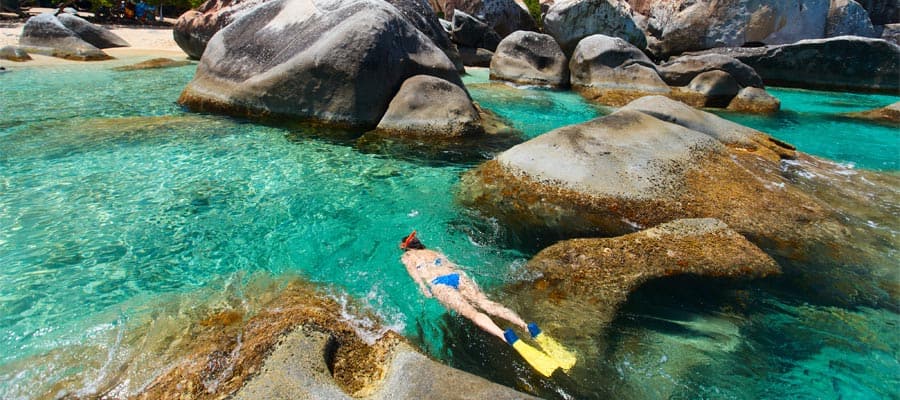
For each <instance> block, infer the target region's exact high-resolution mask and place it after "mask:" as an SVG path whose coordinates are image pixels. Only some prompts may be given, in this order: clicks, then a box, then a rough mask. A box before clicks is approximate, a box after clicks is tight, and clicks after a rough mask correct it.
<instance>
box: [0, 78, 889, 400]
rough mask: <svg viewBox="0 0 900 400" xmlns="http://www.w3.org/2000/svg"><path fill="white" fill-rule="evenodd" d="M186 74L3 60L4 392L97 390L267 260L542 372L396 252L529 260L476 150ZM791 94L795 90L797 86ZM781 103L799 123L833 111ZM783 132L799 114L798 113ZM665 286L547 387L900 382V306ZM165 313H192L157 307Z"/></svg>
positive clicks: (483, 270) (689, 388) (477, 262)
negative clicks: (327, 135)
mask: <svg viewBox="0 0 900 400" xmlns="http://www.w3.org/2000/svg"><path fill="white" fill-rule="evenodd" d="M192 74H193V67H190V66H189V67H184V68H178V69H169V70H156V71H152V70H151V71H136V72H114V71H111V70H110V69H109V65H108V64H102V63H100V64H87V65H80V64H79V65H74V66H62V67H41V68H27V69H17V70H13V71H12V72H9V73H6V74H4V75H0V85H2V87H3V96H2V97H0V102H2V103H0V106H2V107H0V108H2V110H3V113H2V115H0V398H30V397H39V396H42V395H46V396H47V397H55V394H57V393H59V392H58V391H59V390H60V389H59V387H57V386H55V385H56V384H57V383H59V382H68V386H67V387H73V388H76V390H80V392H76V393H80V394H84V395H90V394H91V393H93V390H95V388H96V387H98V385H99V383H98V382H101V381H103V380H104V379H107V378H108V371H109V370H111V369H114V368H113V367H115V366H116V365H120V364H123V363H126V362H128V361H129V360H143V359H142V358H140V356H139V355H136V353H139V351H138V350H135V349H139V348H140V347H139V346H138V345H137V344H135V343H141V340H142V339H140V338H142V337H163V338H164V340H165V341H166V342H169V341H172V340H173V339H172V338H173V337H177V333H178V332H180V330H179V329H181V328H179V325H178V324H189V323H191V321H192V318H193V319H196V318H198V317H202V316H204V315H205V312H207V311H209V310H216V309H223V308H233V307H238V308H240V307H245V308H249V307H251V304H252V303H253V302H254V301H255V300H254V296H256V295H258V293H259V292H258V290H256V289H254V287H255V285H257V283H256V282H258V281H259V280H260V279H262V280H272V281H278V280H280V279H286V277H289V276H295V275H300V276H303V277H306V278H308V279H310V280H312V281H314V282H317V283H320V284H321V285H323V286H324V287H326V288H327V289H328V290H329V291H330V292H331V293H332V294H333V295H334V296H335V297H337V298H342V299H343V298H346V297H352V298H353V299H355V300H357V301H359V302H360V303H362V304H363V305H364V307H365V308H366V310H368V311H369V312H373V313H375V314H377V315H378V316H379V317H380V318H381V319H383V320H384V322H385V324H386V325H387V326H388V327H389V328H391V329H395V330H398V331H400V332H402V333H404V334H405V335H407V336H408V337H410V339H412V340H413V341H415V342H417V343H420V344H421V345H422V346H423V347H424V348H426V349H428V351H430V352H431V353H432V354H433V355H435V356H437V357H439V358H442V359H444V360H445V361H447V362H449V363H451V364H454V365H457V366H460V367H462V368H465V369H468V370H470V371H473V372H476V373H480V374H482V375H485V376H491V377H493V378H495V379H497V380H498V381H501V382H503V383H506V384H509V385H513V386H517V387H519V388H527V387H528V385H529V383H527V381H528V379H530V378H527V377H528V376H529V375H528V374H527V373H526V372H527V371H526V372H523V371H522V370H521V369H520V368H519V367H517V368H511V369H510V370H506V371H502V372H497V374H499V375H497V376H492V372H491V371H485V369H484V367H483V365H484V364H479V363H478V362H469V361H467V360H468V359H470V358H471V357H472V354H482V353H477V352H476V353H473V352H472V351H464V349H465V348H466V346H473V348H478V347H479V346H481V347H482V348H484V347H487V348H498V347H497V346H500V347H499V349H500V350H503V349H505V347H503V345H502V344H498V343H495V342H493V341H492V339H489V338H488V339H485V338H484V337H482V336H480V335H477V334H470V335H469V336H466V339H467V340H462V341H457V340H454V339H452V337H455V336H454V335H455V333H453V332H456V331H458V330H459V329H461V328H460V326H462V327H465V326H466V325H465V324H457V323H456V322H457V320H456V319H453V318H449V319H448V318H447V317H446V314H445V313H444V312H443V310H442V309H441V308H440V306H439V305H437V303H436V302H434V301H426V300H425V299H424V298H423V297H422V296H420V295H419V294H418V292H417V289H416V287H415V285H414V284H413V283H412V281H411V280H410V279H409V278H408V277H407V276H406V273H405V271H404V270H403V268H402V266H401V265H400V263H399V262H398V258H399V255H400V254H399V252H398V250H397V242H398V240H399V238H400V237H401V236H402V235H404V234H406V233H408V232H409V231H410V230H412V229H414V228H415V229H418V230H419V232H420V236H421V237H422V238H423V240H424V241H425V242H426V244H430V245H432V246H434V247H437V248H439V249H441V250H443V251H444V252H446V253H447V254H449V255H451V257H452V258H453V259H454V260H455V261H457V262H458V263H459V264H461V265H463V266H466V268H467V271H468V273H469V274H471V275H472V276H473V277H475V279H476V280H477V281H478V282H479V283H480V284H481V285H482V286H484V287H486V288H488V290H489V291H491V292H492V293H493V295H494V296H496V297H497V298H499V299H501V300H502V298H503V293H502V291H499V290H498V288H500V287H502V285H503V284H504V283H509V282H515V281H516V280H518V279H520V278H521V271H520V269H521V266H522V264H523V263H524V262H525V261H526V260H527V259H528V257H529V256H530V254H525V253H522V252H520V251H517V250H511V249H507V248H505V247H504V246H503V244H502V243H500V242H498V240H497V231H498V230H497V229H496V227H494V226H492V225H491V223H490V221H483V220H481V219H480V218H477V217H475V216H473V215H471V214H470V213H469V212H468V211H466V210H464V209H461V208H459V207H458V206H457V205H456V204H454V202H453V198H452V197H453V196H452V193H453V190H454V186H455V185H456V183H457V182H458V180H459V176H460V174H461V173H462V172H464V171H466V170H467V169H469V168H471V167H472V166H473V165H474V163H472V162H444V163H434V162H424V161H417V160H416V159H415V157H405V158H403V159H398V158H396V157H393V156H389V155H385V154H379V153H377V152H374V153H373V152H371V151H360V150H359V149H358V148H357V147H356V145H355V143H354V141H353V140H343V139H341V140H323V139H317V138H314V137H310V135H307V134H305V133H304V132H300V131H295V130H291V129H290V128H284V127H273V126H264V125H259V124H254V123H249V122H246V121H240V120H234V119H231V118H226V117H219V116H202V115H194V114H188V113H185V112H183V110H181V109H180V108H179V107H178V106H177V105H176V104H175V103H174V100H175V99H176V98H177V97H178V94H179V93H180V90H181V88H183V87H184V85H185V84H186V83H187V82H188V81H189V80H190V79H191V77H192ZM485 80H486V79H485V76H484V74H483V71H482V72H481V75H479V74H478V73H476V74H473V76H471V77H467V78H466V81H467V83H468V84H470V85H471V88H472V89H471V93H472V96H473V98H475V99H476V100H477V101H479V103H480V104H482V106H484V107H487V108H490V109H492V110H494V111H495V112H497V113H498V114H500V115H501V116H503V117H506V118H508V119H510V120H511V121H514V122H515V123H516V127H517V128H519V129H520V130H522V131H523V132H525V135H526V136H528V137H533V136H536V135H538V134H540V133H542V132H544V131H547V130H550V129H553V128H555V127H558V126H562V125H567V124H571V123H576V122H581V121H584V120H587V119H590V118H593V117H595V116H597V115H601V114H603V113H605V112H606V110H603V109H596V108H594V107H592V106H590V105H587V104H586V103H584V102H583V101H582V100H581V99H580V97H578V96H576V95H573V94H571V93H566V92H553V91H546V90H530V89H516V88H511V87H506V89H503V90H495V89H493V88H494V87H493V86H489V85H487V84H486V83H485ZM783 93H791V94H793V93H795V92H793V91H792V92H780V91H779V92H777V93H776V94H777V95H782V94H783ZM797 96H801V98H800V99H799V100H796V101H802V96H806V97H809V98H810V99H814V98H818V97H819V96H820V94H818V93H799V94H797ZM850 97H851V98H853V99H854V100H852V102H859V101H861V100H859V98H863V99H868V100H867V101H873V102H876V103H879V104H880V103H882V102H884V101H887V100H889V99H886V98H881V97H877V96H861V97H860V96H850ZM784 101H785V104H786V107H785V108H786V109H788V110H790V109H791V107H789V106H788V105H790V104H794V103H791V101H794V100H791V101H789V100H787V99H784ZM888 102H890V101H888ZM787 114H788V115H792V116H793V117H792V118H794V119H795V120H796V121H798V122H797V123H798V124H800V125H804V126H805V125H806V124H813V123H816V120H818V119H820V117H822V116H823V115H824V114H821V113H805V112H796V113H791V112H788V113H787ZM734 118H738V117H734ZM778 118H782V117H778ZM764 121H765V120H760V123H762V122H764ZM773 126H774V127H776V128H777V127H781V126H784V125H779V124H774V125H773ZM853 126H854V127H855V128H854V129H856V130H859V131H862V132H863V133H860V134H861V135H865V132H875V131H871V130H870V128H871V126H870V125H867V124H854V125H853ZM872 129H874V128H872ZM820 130H821V129H820ZM769 132H770V133H773V134H775V135H776V136H779V137H782V138H787V137H788V135H792V134H798V135H800V136H801V137H802V136H803V135H801V134H799V133H796V132H795V129H793V128H792V127H791V126H790V125H788V127H787V128H785V130H784V131H782V130H778V129H774V130H769ZM819 133H820V134H825V133H827V132H824V133H823V132H819ZM863 137H864V138H865V139H867V140H866V141H864V142H863V143H869V142H870V141H871V140H875V139H874V138H869V137H867V136H863ZM788 140H790V141H792V142H795V143H796V141H795V140H791V139H788ZM810 141H811V142H815V143H818V141H816V140H813V139H810ZM817 145H818V146H822V149H819V148H818V147H812V148H811V149H807V148H805V147H804V146H803V145H801V146H799V147H800V149H801V150H804V151H810V152H816V153H818V154H823V155H826V156H827V155H828V154H829V153H828V151H830V150H833V149H832V148H833V147H837V146H836V145H835V144H834V142H833V141H829V142H825V143H818V144H817ZM866 148H870V147H866V146H859V148H858V149H855V151H854V152H851V153H848V154H850V156H848V157H850V158H849V159H846V160H845V159H842V158H839V159H840V160H841V161H846V162H854V163H856V164H857V165H859V166H864V165H868V163H869V162H870V161H866V160H868V158H869V157H879V156H880V155H879V154H870V153H883V151H881V150H879V151H865V149H866ZM894 149H896V147H895V148H894ZM854 157H855V158H854ZM891 165H893V167H891ZM891 165H886V166H882V167H879V168H882V169H892V170H896V169H897V166H896V164H891ZM260 276H263V277H266V278H260ZM723 290H724V289H723ZM748 292H749V294H747V293H748ZM692 293H694V292H692ZM670 295H672V293H671V292H667V291H665V290H652V289H648V290H644V291H641V292H640V293H638V294H637V295H636V298H638V299H646V301H635V302H633V304H632V305H630V306H629V307H628V308H626V310H625V311H624V312H623V314H622V317H621V318H619V320H617V321H616V322H615V324H614V326H613V328H612V329H611V330H610V332H609V333H605V334H604V335H603V338H604V340H605V341H606V342H607V346H608V349H607V350H606V352H605V353H604V354H605V356H604V358H602V359H600V360H594V361H592V364H588V365H584V366H583V367H580V368H581V369H579V370H578V371H577V372H575V373H573V380H574V383H572V382H568V383H566V382H563V383H559V382H549V383H543V384H542V385H543V386H542V388H539V389H537V391H538V392H540V393H542V395H545V396H555V397H560V398H566V397H567V396H574V397H579V398H597V397H601V398H602V397H615V398H666V397H668V398H697V397H710V398H784V397H792V398H797V397H800V398H897V397H898V392H897V389H896V388H897V387H900V379H898V371H900V354H898V352H900V339H898V337H897V334H896V332H897V326H898V324H900V319H898V316H897V314H895V313H892V312H890V311H885V310H871V309H860V310H844V309H838V308H833V307H824V306H815V305H808V304H805V303H804V301H803V298H802V297H800V296H798V297H797V298H785V297H784V295H783V294H775V293H768V292H766V291H765V290H762V291H761V290H759V289H754V288H735V289H733V290H731V289H729V290H724V292H723V293H719V295H717V296H710V297H709V298H703V299H699V300H698V299H695V298H694V296H690V297H688V296H684V295H682V296H676V297H674V298H670V297H666V296H670ZM742 296H743V297H742ZM733 297H741V298H740V299H738V300H735V299H734V298H733ZM739 303H741V304H744V305H743V306H742V307H735V306H734V304H739ZM647 304H656V306H649V305H647ZM659 304H665V306H660V305H659ZM352 318H356V317H352ZM358 318H360V319H362V318H363V317H358ZM169 319H171V320H172V321H181V322H171V323H162V322H159V321H164V320H166V321H167V320H169ZM147 321H152V322H147ZM363 322H364V321H363ZM142 324H144V325H149V326H151V327H150V328H146V327H143V326H144V325H142ZM360 326H361V328H363V329H365V328H366V326H365V324H364V323H360ZM157 330H162V331H164V332H163V333H159V332H157ZM448 332H449V333H448ZM369 333H371V334H374V335H377V334H378V332H369ZM448 335H449V336H448ZM448 337H450V338H451V339H448ZM143 362H146V363H147V364H146V365H157V364H153V362H152V361H147V360H144V361H143ZM511 363H513V364H514V362H512V361H511ZM163 366H164V365H159V366H158V367H160V368H161V367H163ZM510 374H511V375H510ZM73 377H74V378H73ZM143 378H144V379H147V376H146V375H144V376H143ZM135 379H136V380H138V378H135ZM140 385H141V382H131V383H129V385H126V387H124V389H122V390H123V391H122V392H117V393H126V394H127V393H129V391H134V390H137V389H139V388H140ZM70 390H71V389H70Z"/></svg>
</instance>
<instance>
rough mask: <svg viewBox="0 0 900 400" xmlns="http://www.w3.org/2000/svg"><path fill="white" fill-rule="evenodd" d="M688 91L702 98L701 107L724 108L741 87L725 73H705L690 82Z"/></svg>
mask: <svg viewBox="0 0 900 400" xmlns="http://www.w3.org/2000/svg"><path fill="white" fill-rule="evenodd" d="M688 89H689V90H691V91H693V92H696V93H699V94H700V95H701V96H703V104H702V106H703V107H722V108H724V107H726V106H727V105H728V103H730V102H731V99H733V98H734V96H737V94H738V92H739V91H740V90H741V86H740V85H738V83H737V81H736V80H735V79H734V77H732V76H731V74H729V73H727V72H725V71H718V70H715V71H707V72H704V73H702V74H699V75H697V76H696V77H694V79H692V80H691V83H690V84H689V85H688Z"/></svg>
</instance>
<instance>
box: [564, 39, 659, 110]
mask: <svg viewBox="0 0 900 400" xmlns="http://www.w3.org/2000/svg"><path fill="white" fill-rule="evenodd" d="M569 71H570V72H571V82H572V86H573V87H574V88H575V89H576V90H577V91H579V92H580V93H581V94H582V95H585V96H586V97H589V98H592V99H595V100H599V101H601V102H603V103H606V104H610V105H623V104H625V103H627V102H628V101H630V100H632V99H633V98H637V97H640V96H644V95H647V94H653V93H656V94H660V93H668V92H669V91H670V89H669V86H668V85H666V83H665V82H663V80H662V78H660V76H659V74H658V73H657V72H656V65H655V64H653V62H652V61H650V59H649V58H648V57H647V56H646V55H645V54H644V53H643V52H641V51H640V50H639V49H638V48H637V47H635V46H634V45H632V44H631V43H628V42H626V41H625V40H623V39H621V38H614V37H609V36H606V35H591V36H588V37H586V38H584V39H582V40H581V42H579V43H578V46H577V47H575V51H574V52H573V53H572V58H571V59H570V60H569Z"/></svg>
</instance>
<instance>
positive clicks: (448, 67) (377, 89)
mask: <svg viewBox="0 0 900 400" xmlns="http://www.w3.org/2000/svg"><path fill="white" fill-rule="evenodd" d="M285 37H301V38H305V39H304V40H296V41H285V40H284V38H285ZM415 75H431V76H435V77H439V78H441V79H444V80H446V81H448V82H451V83H453V84H455V85H457V86H460V87H462V81H461V80H460V78H459V74H458V73H457V71H456V68H455V66H454V65H453V63H452V62H451V61H450V60H449V59H448V58H447V56H446V55H445V54H444V53H443V52H442V51H441V50H440V49H439V48H438V47H437V46H435V45H434V43H433V42H432V41H431V40H430V39H428V38H427V37H426V36H425V35H424V34H423V33H422V32H420V31H419V30H418V29H416V28H415V27H414V26H413V25H412V24H410V23H409V22H408V21H407V20H406V19H405V18H404V17H403V16H402V15H401V14H399V13H398V12H397V9H396V8H394V7H392V6H390V5H388V4H386V3H383V2H379V1H376V0H275V1H270V2H267V3H265V4H262V5H260V6H258V7H256V8H254V9H253V11H252V12H250V13H248V14H247V15H245V16H244V17H242V18H240V19H239V20H237V21H235V22H233V23H231V24H230V25H228V26H227V27H225V28H224V29H222V30H221V31H219V33H217V34H216V35H215V36H213V38H212V40H210V42H209V44H208V46H207V49H206V52H205V53H204V55H203V58H202V59H201V60H200V64H199V66H198V68H197V74H196V76H195V78H194V80H193V81H192V82H191V83H189V84H188V86H187V87H186V88H185V90H184V92H183V93H182V94H181V98H180V99H179V102H180V103H181V104H184V105H186V106H188V107H189V108H190V109H192V110H195V111H215V112H221V113H226V114H233V115H253V116H268V117H283V118H291V119H295V120H299V121H308V122H321V123H326V124H330V125H343V126H352V127H362V128H372V127H375V125H377V124H378V121H380V120H381V118H382V116H383V115H384V113H385V111H386V110H387V108H388V104H389V103H390V101H391V99H393V97H394V95H395V94H396V93H397V91H398V90H399V89H400V86H401V85H402V84H403V82H404V81H406V79H408V78H410V77H412V76H415Z"/></svg>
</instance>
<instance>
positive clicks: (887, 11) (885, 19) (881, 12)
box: [857, 0, 900, 25]
mask: <svg viewBox="0 0 900 400" xmlns="http://www.w3.org/2000/svg"><path fill="white" fill-rule="evenodd" d="M857 3H859V4H860V5H862V6H863V8H865V9H866V11H867V12H868V13H869V18H870V19H871V20H872V24H873V25H888V24H896V23H900V2H898V1H897V0H858V1H857Z"/></svg>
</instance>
